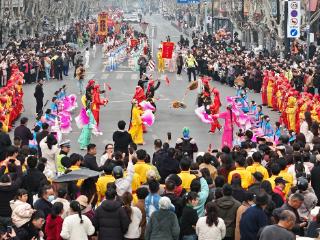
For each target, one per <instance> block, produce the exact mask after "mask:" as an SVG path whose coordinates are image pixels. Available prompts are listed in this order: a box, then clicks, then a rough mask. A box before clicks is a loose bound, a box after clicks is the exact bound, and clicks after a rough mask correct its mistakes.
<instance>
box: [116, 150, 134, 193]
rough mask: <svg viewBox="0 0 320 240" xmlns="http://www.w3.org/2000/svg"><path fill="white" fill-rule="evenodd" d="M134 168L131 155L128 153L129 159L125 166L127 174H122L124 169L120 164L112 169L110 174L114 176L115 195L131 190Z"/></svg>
mask: <svg viewBox="0 0 320 240" xmlns="http://www.w3.org/2000/svg"><path fill="white" fill-rule="evenodd" d="M134 173H135V169H134V166H133V163H132V156H131V155H129V161H128V166H127V174H126V175H124V171H123V169H122V167H121V166H116V167H114V168H113V170H112V175H113V177H114V178H115V182H114V184H115V186H116V191H117V195H118V196H119V197H121V196H122V195H123V194H124V193H125V192H130V193H131V192H132V182H133V177H134Z"/></svg>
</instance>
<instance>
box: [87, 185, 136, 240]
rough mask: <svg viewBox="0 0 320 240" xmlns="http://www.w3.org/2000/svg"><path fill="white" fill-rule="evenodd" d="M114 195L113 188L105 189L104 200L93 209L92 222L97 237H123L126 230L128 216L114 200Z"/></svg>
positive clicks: (107, 238) (109, 238)
mask: <svg viewBox="0 0 320 240" xmlns="http://www.w3.org/2000/svg"><path fill="white" fill-rule="evenodd" d="M116 195H117V192H116V190H115V189H114V188H112V187H110V188H109V189H107V192H106V200H104V201H103V202H102V203H101V205H100V206H99V207H98V208H97V209H96V211H95V215H94V219H93V224H94V226H95V227H96V231H97V234H98V239H105V240H114V239H123V238H124V235H125V234H126V233H127V231H128V228H129V225H130V218H129V216H128V214H127V212H126V210H125V208H123V207H122V206H121V203H120V202H119V201H117V200H116Z"/></svg>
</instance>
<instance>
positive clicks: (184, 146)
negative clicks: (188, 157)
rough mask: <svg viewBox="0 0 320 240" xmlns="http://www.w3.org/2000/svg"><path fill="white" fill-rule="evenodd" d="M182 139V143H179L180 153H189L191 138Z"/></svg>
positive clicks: (190, 150)
mask: <svg viewBox="0 0 320 240" xmlns="http://www.w3.org/2000/svg"><path fill="white" fill-rule="evenodd" d="M181 139H182V144H181V151H182V153H188V154H189V153H191V152H192V144H191V143H190V142H191V140H192V138H189V139H184V138H181Z"/></svg>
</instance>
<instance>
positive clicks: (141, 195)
mask: <svg viewBox="0 0 320 240" xmlns="http://www.w3.org/2000/svg"><path fill="white" fill-rule="evenodd" d="M136 194H137V198H138V200H137V202H136V203H135V206H136V207H137V208H139V209H140V211H141V213H142V219H141V223H140V227H141V235H140V239H142V240H143V239H144V233H145V229H146V225H147V218H146V208H145V199H146V197H147V196H148V194H149V191H148V189H147V188H145V187H139V188H138V189H137V190H136Z"/></svg>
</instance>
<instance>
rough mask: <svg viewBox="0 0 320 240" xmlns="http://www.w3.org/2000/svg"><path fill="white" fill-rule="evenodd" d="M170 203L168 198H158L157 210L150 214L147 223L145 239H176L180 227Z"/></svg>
mask: <svg viewBox="0 0 320 240" xmlns="http://www.w3.org/2000/svg"><path fill="white" fill-rule="evenodd" d="M170 209H172V204H171V201H170V199H169V198H167V197H162V198H161V199H160V200H159V211H156V212H154V213H153V214H152V216H151V218H150V221H149V222H148V224H147V228H146V232H145V239H146V240H163V239H167V240H178V239H179V234H180V227H179V223H178V219H177V216H176V215H175V213H174V212H172V211H171V210H170ZM159 226H161V227H159Z"/></svg>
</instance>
